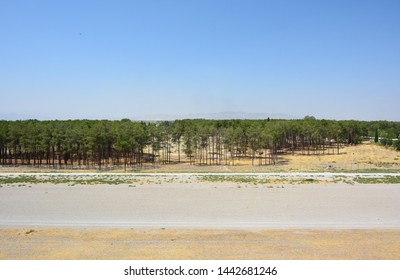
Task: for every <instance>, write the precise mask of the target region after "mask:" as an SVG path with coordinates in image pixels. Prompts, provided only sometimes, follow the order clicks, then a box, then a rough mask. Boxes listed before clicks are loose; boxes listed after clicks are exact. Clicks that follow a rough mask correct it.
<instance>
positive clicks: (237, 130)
mask: <svg viewBox="0 0 400 280" xmlns="http://www.w3.org/2000/svg"><path fill="white" fill-rule="evenodd" d="M377 131H379V133H380V135H381V136H384V137H386V138H387V139H393V138H397V137H398V136H399V134H400V122H387V121H374V122H365V121H334V120H317V119H315V118H314V117H306V118H304V119H302V120H269V119H268V120H202V119H199V120H176V121H163V122H135V121H130V120H128V119H123V120H119V121H111V120H65V121H61V120H53V121H38V120H26V121H0V165H3V166H7V165H13V166H15V165H31V166H38V167H41V166H47V167H53V168H54V167H60V166H64V167H65V166H68V167H69V168H98V169H101V168H104V167H105V166H107V167H111V166H112V167H117V168H125V169H126V168H127V167H143V166H146V165H151V164H153V165H154V164H177V163H188V164H196V165H235V164H237V163H238V162H240V161H241V160H243V159H247V160H251V163H252V164H253V165H269V164H277V162H278V156H279V155H281V154H284V153H292V154H295V153H301V154H304V155H311V154H321V155H323V154H335V153H340V149H341V147H342V146H343V145H356V144H359V143H361V142H362V141H363V139H364V140H365V138H366V137H371V139H374V137H375V135H376V133H377ZM386 138H385V139H386ZM367 139H369V138H367Z"/></svg>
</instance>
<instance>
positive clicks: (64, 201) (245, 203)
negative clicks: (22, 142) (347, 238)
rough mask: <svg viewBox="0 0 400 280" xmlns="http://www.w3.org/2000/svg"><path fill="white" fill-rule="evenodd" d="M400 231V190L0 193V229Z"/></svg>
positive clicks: (164, 188) (168, 188) (189, 187)
mask: <svg viewBox="0 0 400 280" xmlns="http://www.w3.org/2000/svg"><path fill="white" fill-rule="evenodd" d="M10 226H23V227H31V226H32V227H33V226H45V227H59V226H61V227H131V228H149V227H150V228H162V227H166V228H171V227H172V228H179V227H183V228H254V229H260V228H265V229H269V228H400V185H398V184H396V185H340V184H333V185H328V186H324V185H306V186H286V187H284V188H268V187H266V186H265V187H258V188H256V187H249V188H238V187H237V185H236V184H234V183H224V184H216V185H212V184H206V185H199V184H184V183H179V184H178V183H177V184H173V185H151V184H150V185H143V186H138V187H136V188H133V187H128V185H117V186H106V185H94V186H78V185H76V186H66V185H46V184H37V185H32V187H27V186H24V187H17V186H14V187H11V186H3V187H1V188H0V227H10Z"/></svg>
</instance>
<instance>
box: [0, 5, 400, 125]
mask: <svg viewBox="0 0 400 280" xmlns="http://www.w3.org/2000/svg"><path fill="white" fill-rule="evenodd" d="M399 14H400V1H385V0H381V1H378V0H377V1H368V0H366V1H361V0H360V1H340V0H338V1H333V0H332V1H328V0H326V1H324V0H320V1H287V0H264V1H251V0H242V1H239V0H230V1H222V0H220V1H218V0H213V1H207V0H186V1H185V0H182V1H166V0H165V1H153V0H147V1H145V0H143V1H134V0H132V1H73V0H69V1H18V0H1V1H0V38H1V41H0V42H1V44H0V61H1V62H0V102H1V104H2V105H1V109H0V118H1V116H3V118H4V116H9V115H11V114H17V115H26V116H28V117H35V118H39V119H40V118H42V119H43V118H47V119H55V118H58V119H68V118H74V119H75V118H117V119H118V118H125V117H127V118H136V117H142V116H147V115H159V114H167V115H168V114H173V115H183V116H184V115H188V114H196V113H217V112H247V113H282V114H289V115H292V116H296V117H303V116H305V115H314V116H316V117H317V118H328V119H360V120H375V119H387V120H397V121H400V106H399V104H400V16H399Z"/></svg>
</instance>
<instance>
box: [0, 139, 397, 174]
mask: <svg viewBox="0 0 400 280" xmlns="http://www.w3.org/2000/svg"><path fill="white" fill-rule="evenodd" d="M329 152H330V154H327V153H328V151H326V152H325V154H322V152H320V154H314V153H313V152H311V153H310V155H308V154H307V155H304V154H303V152H302V151H296V152H295V154H294V155H292V154H291V153H288V154H282V155H279V157H278V158H279V160H278V163H277V164H276V165H264V166H258V165H257V164H258V160H256V161H255V164H256V165H255V166H252V160H251V159H249V158H248V159H236V160H235V165H234V166H233V165H232V164H231V163H229V165H201V166H200V165H190V164H189V163H187V162H189V161H188V159H187V158H186V156H185V155H184V154H181V160H182V161H184V162H186V163H181V164H165V165H164V164H158V163H157V164H155V165H153V164H145V165H144V166H143V168H128V171H129V172H141V173H146V172H149V173H152V172H161V173H162V172H173V173H179V172H193V173H197V172H275V171H279V172H280V171H284V172H293V171H301V172H308V171H319V172H325V171H351V170H353V171H368V170H373V171H376V170H382V171H385V170H391V171H394V172H400V152H399V151H396V150H394V149H392V148H385V147H382V146H379V145H376V144H373V143H364V144H362V145H357V146H343V147H342V148H340V154H337V151H336V149H335V150H334V154H333V149H329ZM171 156H172V161H174V162H177V161H178V154H177V153H176V151H174V152H173V153H172V154H171ZM105 167H106V166H105ZM74 168H75V169H74V170H71V167H70V166H68V167H65V166H61V169H60V170H57V172H87V170H85V169H82V170H79V169H76V168H77V167H76V166H75V167H74ZM105 170H107V169H103V172H104V171H105ZM112 170H113V172H115V173H123V172H124V169H123V167H122V166H121V167H120V168H119V169H112ZM31 171H35V172H48V171H49V169H45V168H42V169H40V168H34V167H33V166H31V167H29V166H19V167H10V166H8V167H7V166H0V172H31ZM90 171H91V172H97V171H98V170H94V169H93V170H90Z"/></svg>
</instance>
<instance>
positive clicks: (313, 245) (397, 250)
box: [0, 228, 400, 260]
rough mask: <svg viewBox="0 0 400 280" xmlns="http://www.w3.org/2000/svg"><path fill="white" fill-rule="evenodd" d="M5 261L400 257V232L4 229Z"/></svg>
mask: <svg viewBox="0 0 400 280" xmlns="http://www.w3.org/2000/svg"><path fill="white" fill-rule="evenodd" d="M0 259H28V260H29V259H104V260H112V259H119V260H122V259H133V260H134V259H158V260H162V259H171V260H174V259H191V260H197V259H210V260H218V259H220V260H226V259H228V260H234V259H259V260H262V259H275V260H277V259H294V260H296V259H297V260H299V259H300V260H314V259H339V260H349V259H359V260H367V259H374V260H375V259H383V260H389V259H397V260H398V259H400V230H388V229H386V230H385V229H379V230H304V229H296V230H257V231H249V230H176V229H165V230H162V229H157V230H134V229H66V228H62V229H60V228H57V229H50V228H38V229H30V228H13V229H0Z"/></svg>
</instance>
